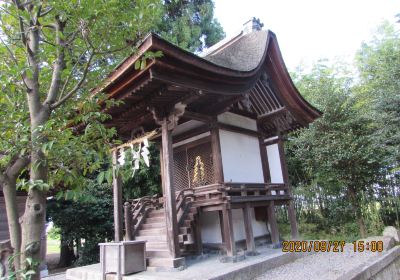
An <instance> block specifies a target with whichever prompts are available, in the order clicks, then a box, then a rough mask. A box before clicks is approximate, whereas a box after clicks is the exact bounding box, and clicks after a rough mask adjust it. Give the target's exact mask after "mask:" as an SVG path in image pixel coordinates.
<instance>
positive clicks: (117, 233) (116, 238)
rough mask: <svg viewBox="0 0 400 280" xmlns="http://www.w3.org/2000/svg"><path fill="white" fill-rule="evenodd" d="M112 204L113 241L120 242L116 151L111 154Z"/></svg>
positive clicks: (119, 199)
mask: <svg viewBox="0 0 400 280" xmlns="http://www.w3.org/2000/svg"><path fill="white" fill-rule="evenodd" d="M112 165H113V166H112V170H113V202H114V241H115V242H120V241H122V186H121V185H122V184H121V177H120V176H119V175H118V174H117V150H113V152H112Z"/></svg>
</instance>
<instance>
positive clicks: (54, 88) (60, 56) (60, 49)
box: [44, 18, 65, 104]
mask: <svg viewBox="0 0 400 280" xmlns="http://www.w3.org/2000/svg"><path fill="white" fill-rule="evenodd" d="M55 28H56V46H57V58H56V60H55V61H54V63H53V64H54V68H53V75H52V78H51V84H50V88H49V92H48V94H47V98H46V100H45V102H44V103H45V104H52V103H54V102H55V101H56V98H57V95H58V94H59V91H60V84H61V73H62V71H63V70H64V68H65V62H64V41H63V40H62V39H61V36H60V34H61V33H62V32H63V24H62V22H60V21H59V19H58V18H56V24H55Z"/></svg>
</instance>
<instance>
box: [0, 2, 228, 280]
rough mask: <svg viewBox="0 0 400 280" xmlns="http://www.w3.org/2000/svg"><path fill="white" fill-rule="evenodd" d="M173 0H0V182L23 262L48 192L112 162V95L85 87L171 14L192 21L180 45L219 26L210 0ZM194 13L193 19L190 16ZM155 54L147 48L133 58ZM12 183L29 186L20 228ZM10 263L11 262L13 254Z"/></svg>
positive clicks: (76, 190) (84, 181)
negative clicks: (109, 121) (107, 97)
mask: <svg viewBox="0 0 400 280" xmlns="http://www.w3.org/2000/svg"><path fill="white" fill-rule="evenodd" d="M174 3H177V1H174V2H173V3H170V2H162V1H159V0H139V1H130V0H121V1H41V0H37V1H25V0H13V1H11V0H7V1H1V2H0V10H1V14H0V28H1V29H0V39H1V41H0V55H1V57H2V60H1V61H0V89H1V94H0V109H1V110H0V120H1V121H0V133H1V137H0V185H1V186H2V187H3V189H4V190H7V191H6V192H4V194H5V197H6V201H7V213H8V214H9V215H10V217H11V218H10V219H9V223H11V224H13V225H16V226H15V227H13V230H14V232H12V234H11V236H12V238H11V239H12V240H11V243H12V246H13V247H14V248H15V250H16V251H17V252H20V251H22V252H24V253H23V254H21V263H24V258H26V257H34V258H39V249H38V248H34V249H32V250H30V251H24V250H23V248H24V247H25V246H26V244H29V243H31V242H39V240H40V231H41V228H42V226H43V223H44V213H45V208H46V203H45V202H46V199H45V197H46V194H47V192H49V191H50V192H51V193H57V198H59V199H61V198H63V199H67V200H69V199H72V198H78V197H79V195H80V191H81V189H82V188H85V186H89V185H91V183H92V182H91V181H92V180H93V177H94V176H96V175H97V174H98V170H99V169H104V168H107V167H109V166H110V164H109V157H108V155H107V152H108V147H109V146H111V145H112V143H113V142H112V139H114V138H115V130H114V129H109V128H106V127H104V126H103V122H104V121H105V120H106V119H107V118H108V116H107V115H106V114H103V113H101V112H100V109H104V108H107V107H109V106H112V105H115V102H113V101H111V100H109V101H105V100H104V97H103V96H101V95H100V94H96V95H95V96H93V95H92V94H91V91H90V89H92V88H94V87H96V86H98V84H97V83H98V81H100V80H102V79H103V78H104V77H105V75H106V74H107V73H109V72H110V71H111V69H113V68H114V67H115V65H116V64H117V63H119V61H121V59H122V58H125V57H126V56H128V55H129V54H131V53H132V52H134V51H135V50H136V45H137V42H139V41H140V40H141V39H142V38H143V36H144V35H145V34H147V33H148V32H149V31H154V30H156V31H157V30H160V29H161V27H164V34H167V32H166V30H171V29H170V27H171V26H172V25H174V27H175V28H174V30H175V31H176V30H179V25H175V24H174V21H175V20H178V21H179V22H181V23H182V24H184V25H185V26H183V25H182V26H181V27H182V28H183V27H185V28H186V27H189V26H190V28H189V29H187V32H186V33H185V34H186V35H187V34H189V35H190V36H185V37H184V38H180V39H179V40H178V41H179V44H180V45H182V46H185V47H186V48H188V49H193V50H194V49H199V48H200V47H201V46H202V45H203V44H202V43H201V42H202V41H201V40H202V39H204V40H205V44H206V45H207V44H211V41H212V40H216V39H215V38H217V37H216V36H220V35H221V34H222V32H221V29H220V26H219V25H218V24H217V23H216V22H215V21H214V20H213V19H212V8H213V6H212V3H211V2H209V1H207V3H206V2H204V3H200V2H196V3H194V2H190V4H188V6H185V7H190V9H189V10H188V9H184V10H183V11H184V12H183V13H182V12H180V11H179V10H178V11H176V10H175V11H174V12H173V11H172V10H171V9H169V8H168V7H171V6H169V4H171V5H174ZM186 4H187V2H182V3H181V5H186ZM197 4H199V5H197ZM176 7H178V8H179V7H180V6H176ZM165 11H168V12H166V13H165V16H163V15H164V14H163V13H164V12H165ZM116 15H118V16H116ZM194 18H196V22H195V21H193V25H191V24H188V23H189V19H194ZM208 24H213V25H214V27H213V28H211V29H209V27H208ZM167 25H168V27H167ZM218 27H219V29H218ZM177 28H178V29H177ZM192 31H193V32H192ZM218 34H219V35H218ZM169 36H170V37H171V36H172V33H169ZM196 36H197V37H196ZM213 36H214V39H212V38H213ZM195 37H196V38H197V39H193V38H195ZM105 38H106V39H105ZM192 39H193V40H192ZM159 55H161V54H159V53H155V54H150V53H149V54H145V56H144V59H142V60H141V63H140V65H137V67H139V68H140V67H144V65H145V63H146V59H152V58H154V57H155V56H159ZM99 174H103V178H109V176H108V174H109V172H108V173H107V176H106V177H105V176H104V174H105V173H101V172H100V173H99ZM99 181H100V180H99ZM16 184H18V187H19V188H21V189H24V190H27V191H28V192H29V196H28V202H27V204H28V205H34V206H35V207H27V208H26V209H25V214H24V215H25V216H24V217H25V219H24V223H22V226H21V227H20V226H19V223H18V213H17V212H18V211H17V207H16V199H15V186H16ZM34 217H40V218H38V219H37V218H35V219H34ZM28 221H29V222H28ZM30 221H36V222H34V223H33V222H30ZM10 230H11V227H10ZM25 252H26V253H25ZM15 264H16V266H19V260H16V263H15ZM35 277H36V278H37V277H38V276H37V275H36V276H35Z"/></svg>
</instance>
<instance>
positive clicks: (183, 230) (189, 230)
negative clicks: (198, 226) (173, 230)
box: [179, 227, 192, 234]
mask: <svg viewBox="0 0 400 280" xmlns="http://www.w3.org/2000/svg"><path fill="white" fill-rule="evenodd" d="M179 233H180V234H189V233H192V228H190V227H180V228H179Z"/></svg>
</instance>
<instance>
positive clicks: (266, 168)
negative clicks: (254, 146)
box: [257, 125, 271, 183]
mask: <svg viewBox="0 0 400 280" xmlns="http://www.w3.org/2000/svg"><path fill="white" fill-rule="evenodd" d="M257 127H258V130H259V131H260V126H259V125H258V126H257ZM263 142H264V141H263V138H262V137H261V136H260V137H258V143H259V147H260V157H261V166H262V170H263V177H264V183H271V173H270V170H269V163H268V154H267V148H266V146H264V143H263Z"/></svg>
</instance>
